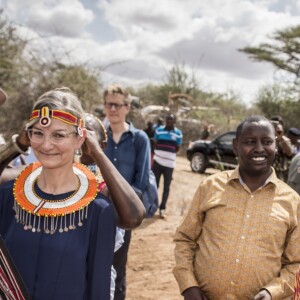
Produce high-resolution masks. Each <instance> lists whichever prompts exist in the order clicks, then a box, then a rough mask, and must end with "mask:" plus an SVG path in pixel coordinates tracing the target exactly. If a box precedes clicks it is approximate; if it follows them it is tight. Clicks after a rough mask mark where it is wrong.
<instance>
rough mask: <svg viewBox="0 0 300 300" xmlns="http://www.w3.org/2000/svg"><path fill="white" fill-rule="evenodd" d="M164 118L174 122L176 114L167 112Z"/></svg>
mask: <svg viewBox="0 0 300 300" xmlns="http://www.w3.org/2000/svg"><path fill="white" fill-rule="evenodd" d="M166 120H174V122H176V116H175V115H174V114H172V113H171V114H167V116H166Z"/></svg>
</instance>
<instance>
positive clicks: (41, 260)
mask: <svg viewBox="0 0 300 300" xmlns="http://www.w3.org/2000/svg"><path fill="white" fill-rule="evenodd" d="M83 120H84V113H83V110H82V108H81V105H80V102H79V99H78V98H77V96H76V95H75V94H73V93H72V92H71V91H70V90H69V89H66V88H63V89H57V90H52V91H49V92H47V93H45V94H43V95H42V96H41V97H40V98H39V99H38V101H37V102H36V103H35V105H34V107H33V110H32V114H31V117H30V120H29V122H28V124H27V133H28V137H29V139H30V142H31V147H32V149H33V151H34V153H35V155H36V157H37V159H38V161H39V162H37V163H33V164H31V165H29V166H28V167H26V168H25V169H24V171H23V172H22V173H21V174H20V175H19V177H18V178H17V179H16V180H14V181H10V182H7V183H6V184H4V185H3V186H2V187H1V189H0V198H1V200H2V201H1V202H0V216H1V218H0V234H1V235H2V236H3V238H4V241H5V243H6V245H7V248H8V250H9V252H10V253H11V256H12V258H13V260H14V262H15V265H16V267H17V269H18V270H19V272H20V274H21V276H22V278H23V280H24V283H25V286H26V288H27V290H28V292H29V294H30V296H31V297H32V298H33V299H43V300H48V299H49V300H50V299H58V300H60V299H78V300H79V299H80V300H82V299H105V300H108V299H110V272H111V265H112V258H113V253H114V240H115V229H116V220H115V214H114V209H113V206H112V204H111V202H109V201H108V199H107V198H106V197H105V196H104V195H103V194H98V184H97V181H96V178H95V176H94V174H93V173H92V172H91V171H90V170H89V169H88V168H86V167H85V166H84V165H82V164H79V163H74V154H75V152H78V151H79V150H80V148H81V146H82V144H83V143H84V141H85V138H86V129H85V126H84V121H83ZM12 207H13V209H12ZM103 257H105V260H103ZM45 270H46V271H45ZM37 278H38V280H37ZM56 278H60V280H54V279H56Z"/></svg>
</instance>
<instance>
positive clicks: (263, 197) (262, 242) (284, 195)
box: [173, 168, 300, 300]
mask: <svg viewBox="0 0 300 300" xmlns="http://www.w3.org/2000/svg"><path fill="white" fill-rule="evenodd" d="M299 220H300V198H299V196H298V194H297V193H296V192H295V191H294V190H292V189H291V188H290V187H289V186H288V185H286V184H285V183H284V182H282V181H280V180H279V179H278V178H277V177H276V175H275V172H274V170H273V173H272V175H271V176H270V177H269V179H268V180H267V182H266V184H265V185H264V186H263V187H261V188H259V189H258V190H256V191H255V192H252V193H251V191H250V190H249V189H248V188H247V186H245V185H244V184H243V183H242V181H241V179H240V177H239V171H238V168H237V169H235V170H233V171H225V172H220V173H218V174H215V175H211V176H209V177H208V178H207V179H205V180H204V181H203V182H202V183H201V184H200V186H199V187H198V189H197V191H196V193H195V196H194V198H193V201H192V202H191V204H190V207H189V209H188V210H187V212H186V214H185V216H184V217H183V219H182V221H181V223H180V225H179V227H178V228H177V231H176V234H175V239H174V240H175V243H176V246H175V260H176V266H175V268H174V270H173V272H174V275H175V277H176V280H177V282H178V284H179V288H180V291H181V292H183V291H184V290H186V289H187V288H189V287H193V286H198V287H200V288H201V290H202V291H203V292H205V294H206V296H207V297H208V299H210V300H222V299H228V300H243V299H252V298H253V297H254V295H256V294H257V293H258V292H259V290H260V289H262V288H266V289H267V290H268V291H269V292H270V293H271V295H272V299H273V300H275V299H292V297H293V292H294V278H295V273H296V271H297V269H298V267H299V264H300V224H298V223H299Z"/></svg>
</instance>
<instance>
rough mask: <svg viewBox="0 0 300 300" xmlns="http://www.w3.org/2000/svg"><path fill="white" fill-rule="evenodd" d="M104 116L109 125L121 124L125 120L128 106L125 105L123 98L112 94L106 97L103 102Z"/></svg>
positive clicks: (120, 95)
mask: <svg viewBox="0 0 300 300" xmlns="http://www.w3.org/2000/svg"><path fill="white" fill-rule="evenodd" d="M104 109H105V114H106V116H107V118H108V120H109V122H110V124H121V123H124V122H125V120H126V115H127V114H128V112H129V104H126V103H125V96H124V95H122V94H118V93H114V94H109V95H107V96H106V98H105V101H104Z"/></svg>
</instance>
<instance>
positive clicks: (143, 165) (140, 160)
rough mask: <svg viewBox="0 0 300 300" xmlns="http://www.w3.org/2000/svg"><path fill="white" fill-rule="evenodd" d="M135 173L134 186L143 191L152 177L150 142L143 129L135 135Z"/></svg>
mask: <svg viewBox="0 0 300 300" xmlns="http://www.w3.org/2000/svg"><path fill="white" fill-rule="evenodd" d="M134 139H135V151H136V157H135V175H134V180H133V183H132V186H133V187H134V188H135V189H137V190H139V191H141V192H143V191H144V190H145V189H146V187H147V186H148V184H149V177H150V142H149V139H148V137H147V135H146V134H145V132H143V131H142V130H140V131H139V132H138V133H136V136H135V138H134Z"/></svg>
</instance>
